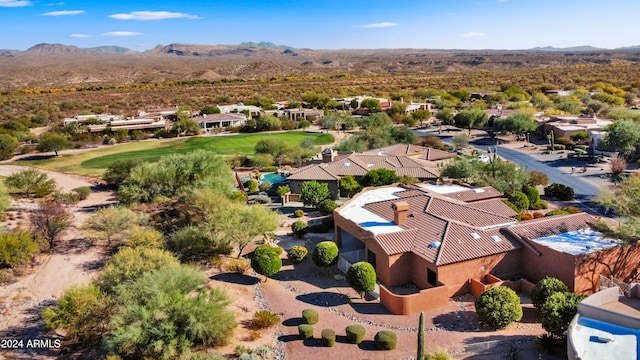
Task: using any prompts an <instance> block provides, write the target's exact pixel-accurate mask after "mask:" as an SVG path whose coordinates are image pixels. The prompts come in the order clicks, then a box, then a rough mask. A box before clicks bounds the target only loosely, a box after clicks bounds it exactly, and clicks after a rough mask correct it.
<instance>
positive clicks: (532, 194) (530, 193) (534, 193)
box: [523, 186, 540, 210]
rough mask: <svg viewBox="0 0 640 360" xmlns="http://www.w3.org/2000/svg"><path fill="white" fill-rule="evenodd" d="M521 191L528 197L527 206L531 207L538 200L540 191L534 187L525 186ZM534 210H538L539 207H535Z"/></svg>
mask: <svg viewBox="0 0 640 360" xmlns="http://www.w3.org/2000/svg"><path fill="white" fill-rule="evenodd" d="M523 192H524V194H525V195H527V198H528V199H529V207H533V206H534V205H535V204H537V203H538V202H539V201H540V192H539V191H538V189H536V188H535V187H533V186H527V187H526V188H525V189H524V191H523ZM535 210H539V209H535Z"/></svg>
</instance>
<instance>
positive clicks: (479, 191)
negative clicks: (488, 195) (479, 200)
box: [473, 188, 484, 194]
mask: <svg viewBox="0 0 640 360" xmlns="http://www.w3.org/2000/svg"><path fill="white" fill-rule="evenodd" d="M473 192H474V193H476V194H482V193H483V192H484V189H483V188H476V189H473Z"/></svg>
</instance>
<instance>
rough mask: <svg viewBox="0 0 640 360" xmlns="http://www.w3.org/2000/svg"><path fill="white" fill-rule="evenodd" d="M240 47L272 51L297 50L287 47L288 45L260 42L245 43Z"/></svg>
mask: <svg viewBox="0 0 640 360" xmlns="http://www.w3.org/2000/svg"><path fill="white" fill-rule="evenodd" d="M240 46H250V47H263V48H268V49H272V48H278V49H295V48H294V47H291V46H287V45H276V44H274V43H272V42H271V41H260V42H259V43H256V42H253V41H245V42H243V43H240Z"/></svg>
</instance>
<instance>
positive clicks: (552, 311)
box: [540, 292, 586, 337]
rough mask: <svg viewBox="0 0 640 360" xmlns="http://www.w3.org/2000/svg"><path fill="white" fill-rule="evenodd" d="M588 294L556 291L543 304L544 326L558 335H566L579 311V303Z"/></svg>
mask: <svg viewBox="0 0 640 360" xmlns="http://www.w3.org/2000/svg"><path fill="white" fill-rule="evenodd" d="M585 297H586V296H584V295H582V294H576V293H572V292H555V293H553V294H551V295H550V296H549V297H548V298H547V301H545V303H544V305H542V311H541V312H540V314H541V316H542V328H543V329H545V330H547V331H548V332H549V333H551V334H553V335H554V336H556V337H564V336H565V335H564V333H565V332H566V331H567V329H568V328H569V323H570V322H571V319H573V317H574V316H575V315H576V313H577V312H578V303H580V301H582V300H584V298H585Z"/></svg>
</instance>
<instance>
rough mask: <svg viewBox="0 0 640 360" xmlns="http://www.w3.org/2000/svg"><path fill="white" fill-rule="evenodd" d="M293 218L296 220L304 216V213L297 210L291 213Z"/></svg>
mask: <svg viewBox="0 0 640 360" xmlns="http://www.w3.org/2000/svg"><path fill="white" fill-rule="evenodd" d="M293 216H295V217H297V218H301V217H303V216H304V211H302V210H300V209H298V210H296V211H294V212H293Z"/></svg>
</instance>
